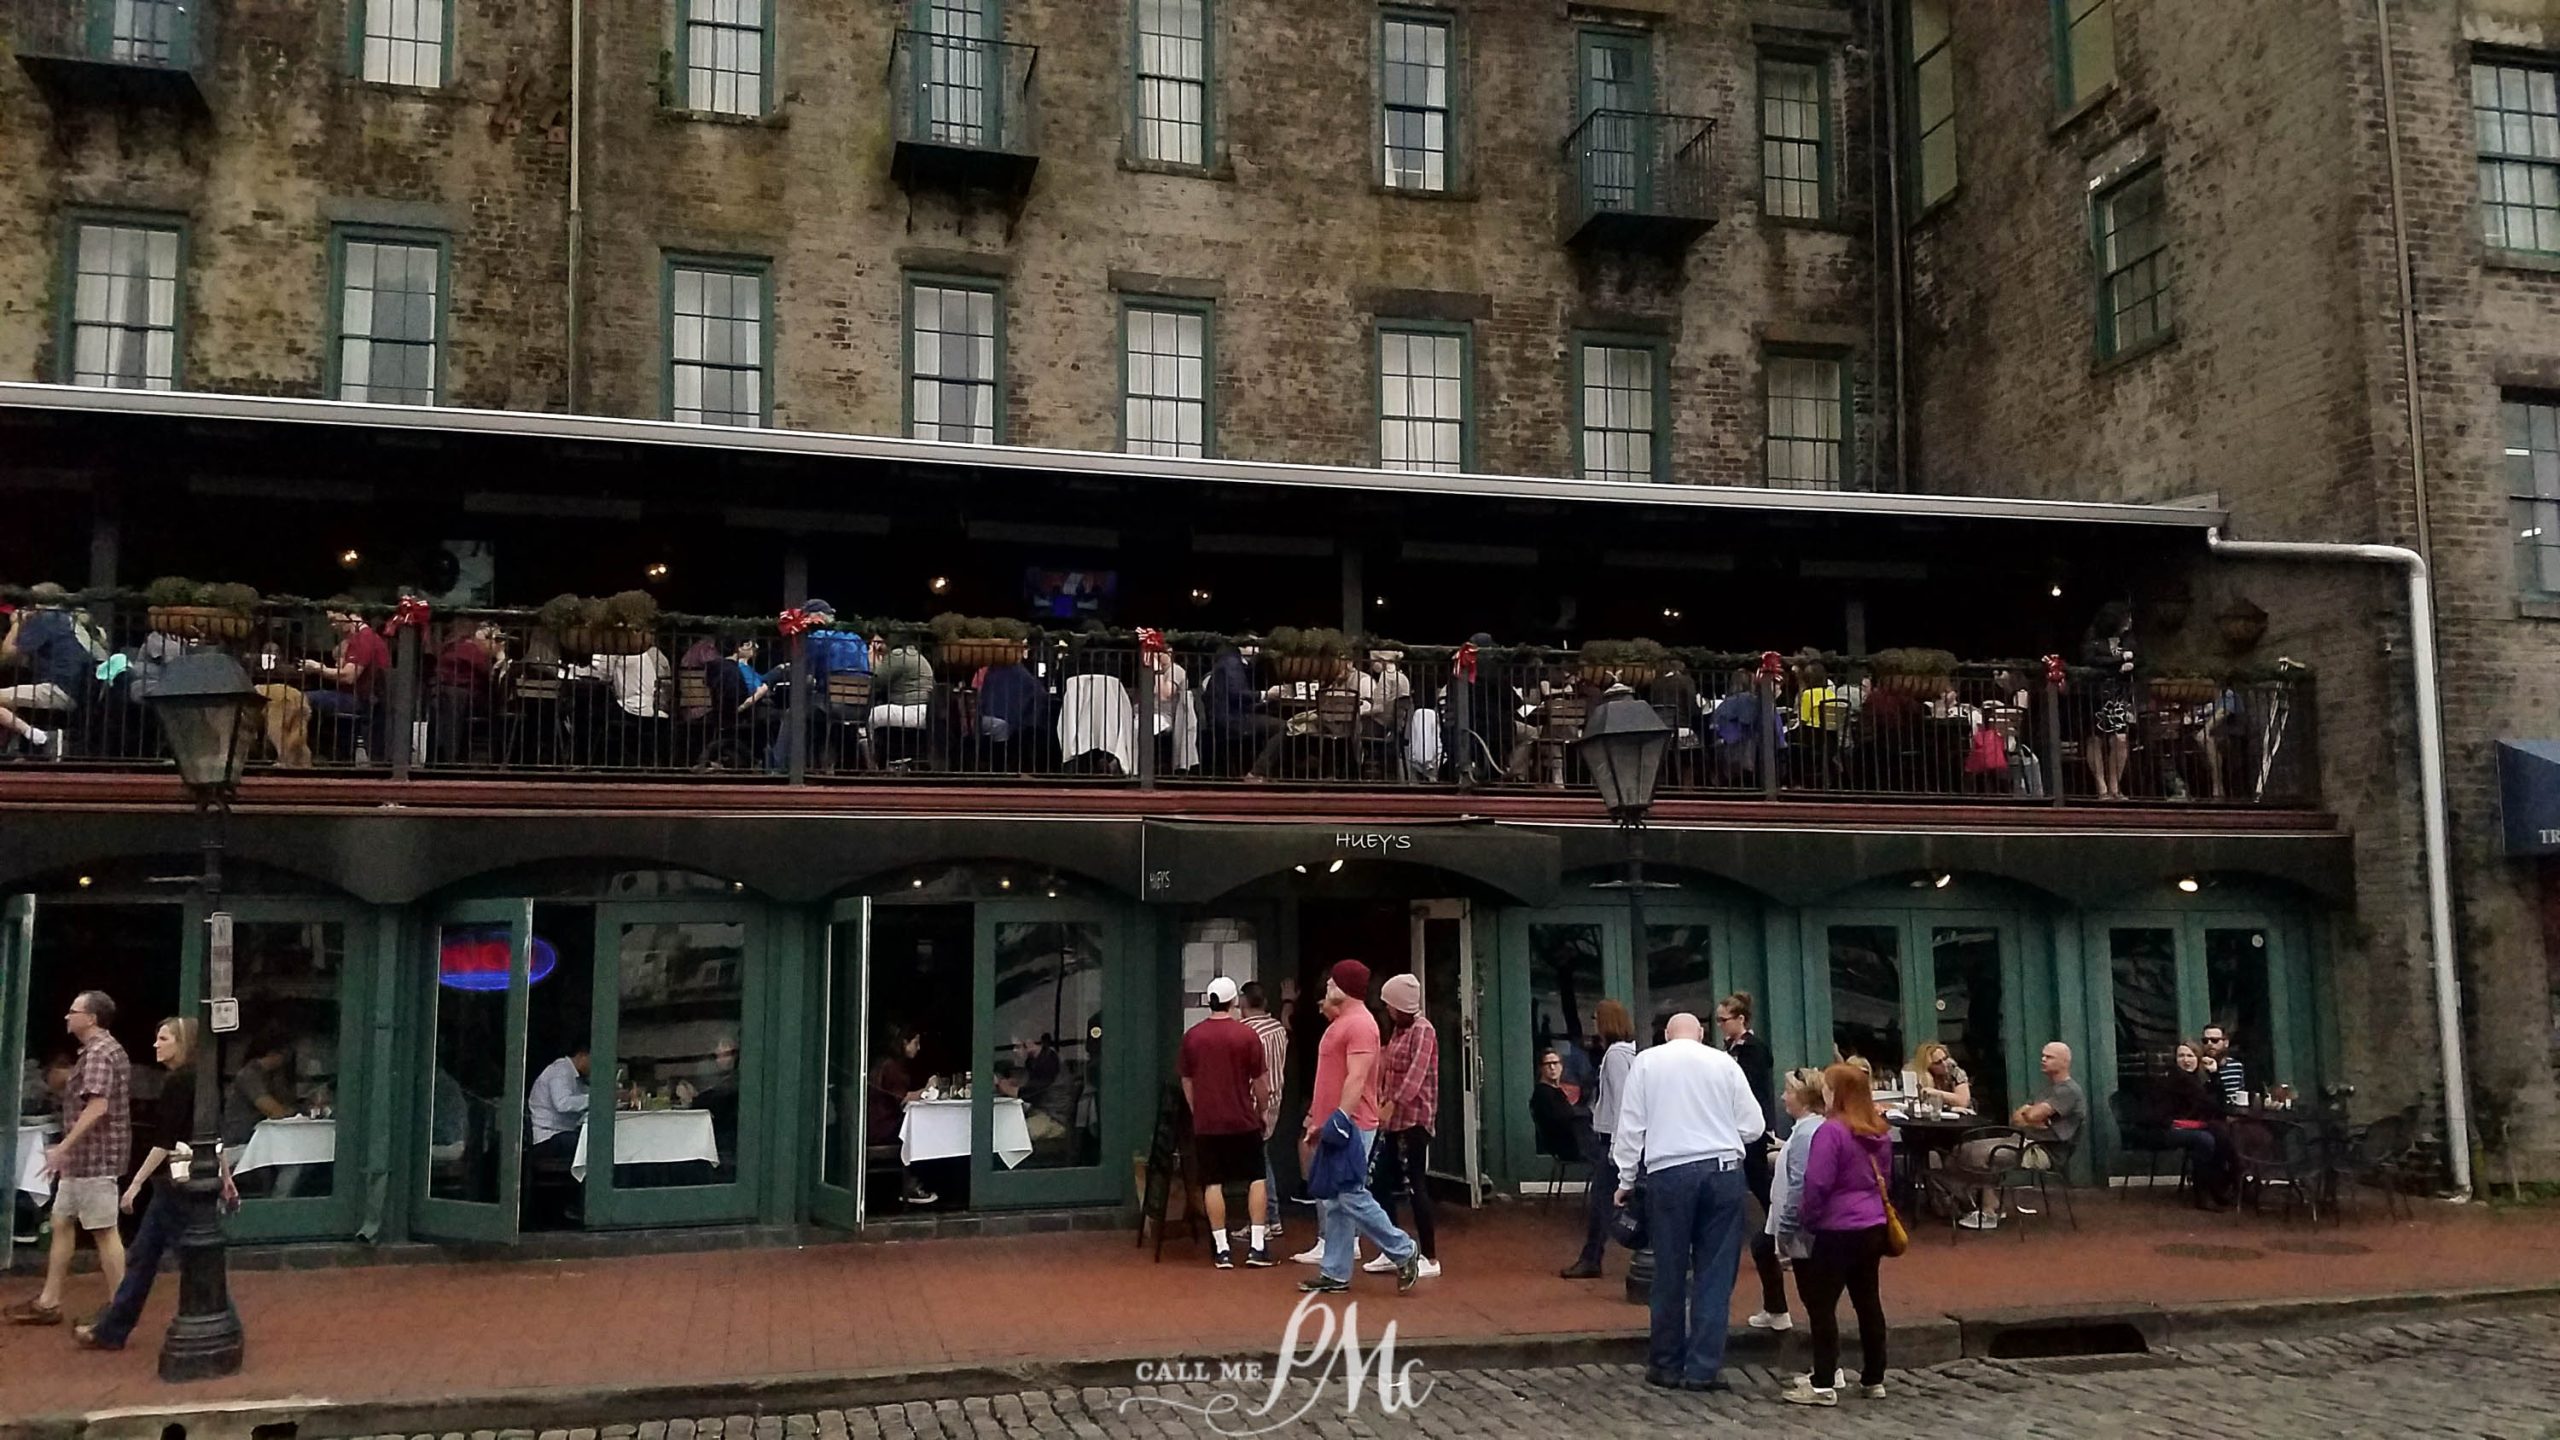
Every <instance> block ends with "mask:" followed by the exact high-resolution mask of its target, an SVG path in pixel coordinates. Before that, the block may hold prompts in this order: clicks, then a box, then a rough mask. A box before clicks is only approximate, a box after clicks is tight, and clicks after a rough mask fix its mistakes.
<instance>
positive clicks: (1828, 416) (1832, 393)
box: [1760, 346, 1851, 490]
mask: <svg viewBox="0 0 2560 1440" xmlns="http://www.w3.org/2000/svg"><path fill="white" fill-rule="evenodd" d="M1760 388H1761V414H1762V417H1763V421H1764V427H1765V428H1764V434H1763V437H1762V442H1763V443H1762V446H1761V452H1762V465H1763V468H1762V478H1763V479H1764V480H1765V481H1766V483H1767V484H1768V485H1769V486H1770V488H1772V489H1777V490H1846V489H1849V488H1851V486H1850V484H1849V481H1850V479H1851V474H1850V469H1849V435H1850V432H1851V422H1850V411H1849V404H1850V402H1849V357H1848V355H1847V354H1846V353H1844V352H1842V351H1838V350H1818V349H1801V348H1796V347H1790V346H1772V347H1771V348H1769V349H1767V350H1764V351H1762V352H1761V356H1760Z"/></svg>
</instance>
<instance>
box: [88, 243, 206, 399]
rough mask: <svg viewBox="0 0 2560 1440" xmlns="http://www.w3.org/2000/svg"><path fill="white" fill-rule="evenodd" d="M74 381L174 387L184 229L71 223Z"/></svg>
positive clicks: (114, 386) (127, 387)
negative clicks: (181, 233)
mask: <svg viewBox="0 0 2560 1440" xmlns="http://www.w3.org/2000/svg"><path fill="white" fill-rule="evenodd" d="M70 268H71V306H70V321H71V324H70V332H69V334H68V335H67V336H66V337H65V338H66V340H67V342H68V344H67V346H66V349H67V355H68V361H69V363H68V364H67V365H66V366H65V367H64V368H65V370H66V371H67V372H68V378H69V379H70V381H71V383H72V384H74V385H103V386H107V387H109V388H112V389H117V390H167V389H171V388H173V387H174V386H175V385H176V384H177V380H178V230H177V227H175V226H172V225H149V224H141V223H136V222H130V221H114V220H88V221H82V222H80V223H79V224H76V225H74V226H73V227H72V230H71V267H70Z"/></svg>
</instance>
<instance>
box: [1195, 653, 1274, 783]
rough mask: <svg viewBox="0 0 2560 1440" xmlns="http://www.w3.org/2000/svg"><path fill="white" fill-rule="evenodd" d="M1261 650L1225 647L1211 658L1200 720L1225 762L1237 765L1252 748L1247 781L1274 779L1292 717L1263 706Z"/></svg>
mask: <svg viewBox="0 0 2560 1440" xmlns="http://www.w3.org/2000/svg"><path fill="white" fill-rule="evenodd" d="M1261 654H1262V647H1260V646H1258V645H1228V646H1225V647H1224V648H1222V649H1220V650H1219V651H1218V656H1217V658H1216V659H1215V660H1212V661H1211V662H1210V663H1209V681H1208V684H1207V685H1205V686H1203V687H1202V688H1203V689H1204V690H1205V691H1206V692H1207V699H1208V714H1207V715H1206V716H1204V717H1202V719H1203V724H1204V726H1205V728H1206V729H1207V730H1208V732H1209V736H1210V743H1211V745H1212V746H1214V747H1215V748H1216V749H1217V751H1218V754H1219V757H1220V763H1221V764H1233V763H1234V762H1235V759H1236V757H1238V756H1241V755H1242V754H1243V753H1244V752H1245V750H1246V749H1247V748H1251V749H1252V750H1253V760H1252V762H1251V763H1250V764H1249V765H1248V766H1247V767H1246V770H1245V774H1244V778H1245V779H1247V780H1249V781H1259V780H1268V779H1270V778H1271V772H1272V770H1273V769H1274V768H1275V767H1276V766H1278V764H1279V763H1280V751H1281V747H1282V746H1284V745H1286V744H1287V743H1288V741H1289V724H1288V722H1287V721H1285V720H1283V719H1281V718H1280V717H1279V716H1277V715H1274V714H1271V713H1270V712H1268V711H1266V710H1264V709H1263V708H1262V702H1263V699H1264V695H1265V692H1264V690H1263V689H1262V687H1261V686H1260V685H1259V684H1258V683H1256V681H1255V679H1254V663H1255V661H1256V660H1257V659H1258V658H1259V657H1260V656H1261Z"/></svg>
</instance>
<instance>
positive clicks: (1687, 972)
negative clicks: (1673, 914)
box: [1635, 925, 1724, 1043]
mask: <svg viewBox="0 0 2560 1440" xmlns="http://www.w3.org/2000/svg"><path fill="white" fill-rule="evenodd" d="M1644 934H1645V943H1644V982H1645V993H1646V994H1647V995H1649V996H1651V997H1652V1001H1653V1013H1654V1015H1679V1014H1683V1013H1686V1014H1690V1015H1695V1016H1697V1017H1698V1018H1699V1019H1700V1020H1704V1021H1708V1022H1710V1024H1709V1029H1710V1030H1712V1029H1713V1023H1712V1022H1713V1021H1714V1019H1715V1013H1716V1002H1717V1001H1719V1000H1722V999H1723V998H1724V997H1723V996H1722V995H1719V994H1717V993H1716V978H1715V932H1714V930H1713V929H1712V927H1709V926H1705V925H1648V926H1646V927H1645V930H1644ZM1635 1019H1636V1028H1637V1029H1638V1030H1640V1031H1643V1032H1644V1033H1643V1034H1641V1035H1639V1036H1637V1039H1638V1040H1639V1041H1643V1042H1647V1043H1649V1042H1650V1041H1651V1039H1652V1034H1653V1022H1652V1018H1651V1017H1649V1016H1644V1015H1639V1016H1637V1017H1635Z"/></svg>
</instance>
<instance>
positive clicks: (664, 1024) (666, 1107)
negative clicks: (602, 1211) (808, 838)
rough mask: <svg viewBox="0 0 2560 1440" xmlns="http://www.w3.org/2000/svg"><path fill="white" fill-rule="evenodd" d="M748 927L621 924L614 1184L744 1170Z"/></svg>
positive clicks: (709, 1180)
mask: <svg viewBox="0 0 2560 1440" xmlns="http://www.w3.org/2000/svg"><path fill="white" fill-rule="evenodd" d="M746 947H747V927H746V926H745V925H744V924H742V923H739V922H735V921H701V920H671V921H647V922H642V923H636V924H626V925H624V926H622V927H621V933H620V936H619V937H618V940H617V954H616V965H615V972H616V974H617V976H618V990H619V994H618V996H617V998H616V1004H617V1012H616V1025H615V1031H614V1034H615V1045H614V1063H615V1071H614V1082H615V1095H614V1125H613V1184H614V1188H615V1189H617V1190H630V1189H654V1188H660V1187H665V1186H670V1185H706V1184H715V1183H725V1182H727V1181H730V1180H734V1179H735V1178H736V1177H737V1169H738V1097H739V1083H740V1080H741V1065H742V1063H743V1061H744V1055H743V1053H742V1050H741V1047H740V1033H741V1027H742V1024H743V1022H744V1020H745V1014H746Z"/></svg>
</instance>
